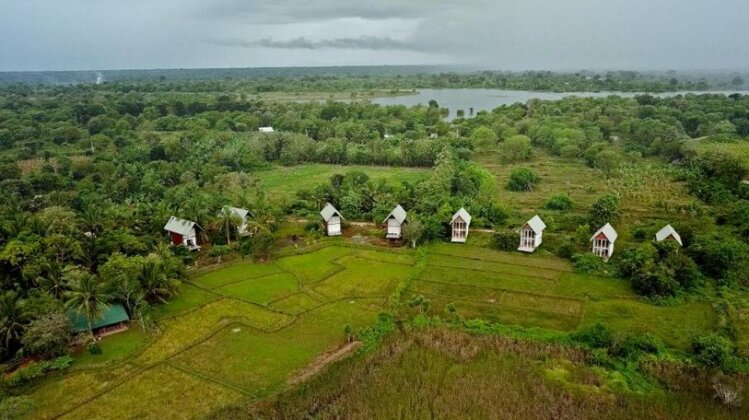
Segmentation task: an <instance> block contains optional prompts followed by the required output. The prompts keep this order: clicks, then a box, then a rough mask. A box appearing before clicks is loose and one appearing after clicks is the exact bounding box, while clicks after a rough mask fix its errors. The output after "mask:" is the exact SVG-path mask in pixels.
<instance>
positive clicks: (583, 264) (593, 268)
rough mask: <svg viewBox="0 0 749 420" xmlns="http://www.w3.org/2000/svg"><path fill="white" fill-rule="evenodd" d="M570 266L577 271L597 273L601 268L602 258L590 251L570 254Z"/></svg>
mask: <svg viewBox="0 0 749 420" xmlns="http://www.w3.org/2000/svg"><path fill="white" fill-rule="evenodd" d="M572 266H573V267H574V268H575V271H577V272H578V273H586V274H590V273H597V272H598V271H600V270H601V269H602V268H603V260H602V259H601V257H597V256H595V255H593V254H590V253H585V254H575V255H573V256H572Z"/></svg>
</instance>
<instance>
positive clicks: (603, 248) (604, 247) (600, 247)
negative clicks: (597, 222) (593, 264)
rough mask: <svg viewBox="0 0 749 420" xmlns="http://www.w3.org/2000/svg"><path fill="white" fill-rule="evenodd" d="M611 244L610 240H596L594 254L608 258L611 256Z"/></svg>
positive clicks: (594, 241)
mask: <svg viewBox="0 0 749 420" xmlns="http://www.w3.org/2000/svg"><path fill="white" fill-rule="evenodd" d="M610 244H611V242H609V240H608V239H602V238H595V239H594V240H593V254H595V255H597V256H599V257H604V258H607V257H608V256H609V245H610Z"/></svg>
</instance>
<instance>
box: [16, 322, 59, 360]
mask: <svg viewBox="0 0 749 420" xmlns="http://www.w3.org/2000/svg"><path fill="white" fill-rule="evenodd" d="M69 341H70V319H69V318H68V317H67V315H65V314H64V313H50V314H47V315H42V316H41V317H40V318H39V319H36V320H34V321H31V323H30V324H29V326H28V327H27V328H26V333H25V334H24V336H23V348H24V349H25V350H26V352H27V353H28V354H32V355H39V356H42V357H44V358H51V357H57V356H60V355H63V354H65V352H66V351H67V346H68V342H69Z"/></svg>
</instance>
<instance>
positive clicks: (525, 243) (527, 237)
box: [520, 229, 536, 248]
mask: <svg viewBox="0 0 749 420" xmlns="http://www.w3.org/2000/svg"><path fill="white" fill-rule="evenodd" d="M520 247H521V248H535V247H536V232H534V231H532V230H530V229H523V230H522V231H521V233H520Z"/></svg>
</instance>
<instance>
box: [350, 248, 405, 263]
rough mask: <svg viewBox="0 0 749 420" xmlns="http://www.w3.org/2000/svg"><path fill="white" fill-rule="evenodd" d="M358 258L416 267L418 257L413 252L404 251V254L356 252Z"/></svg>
mask: <svg viewBox="0 0 749 420" xmlns="http://www.w3.org/2000/svg"><path fill="white" fill-rule="evenodd" d="M356 256H357V257H359V258H366V259H369V260H373V261H377V262H381V263H391V264H405V265H414V264H416V255H415V254H414V253H413V252H409V251H402V252H395V251H393V252H381V251H373V250H361V251H357V252H356Z"/></svg>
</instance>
